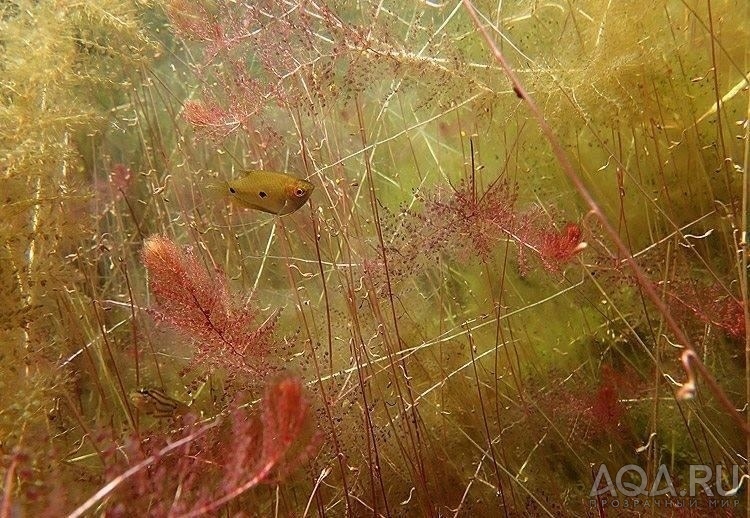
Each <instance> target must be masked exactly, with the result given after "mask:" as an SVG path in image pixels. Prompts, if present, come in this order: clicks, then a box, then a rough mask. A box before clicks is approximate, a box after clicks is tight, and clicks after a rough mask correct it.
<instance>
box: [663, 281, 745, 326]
mask: <svg viewBox="0 0 750 518" xmlns="http://www.w3.org/2000/svg"><path fill="white" fill-rule="evenodd" d="M667 294H668V296H669V297H670V298H671V299H672V300H673V301H675V302H677V303H678V304H679V306H680V307H682V308H683V309H684V310H687V311H688V312H689V313H691V314H692V315H693V317H695V318H697V319H698V320H700V321H701V322H703V323H704V324H711V325H714V326H716V327H719V328H720V329H722V330H723V331H724V332H725V333H726V334H727V335H728V336H729V337H730V338H733V339H735V340H739V341H744V340H745V334H746V332H747V330H746V328H745V306H744V304H743V302H742V301H741V300H738V299H736V298H734V297H732V296H731V295H730V294H728V293H727V292H726V290H725V289H724V288H722V287H721V286H720V285H718V284H712V285H710V286H705V287H702V286H699V285H696V283H694V282H689V281H672V282H670V284H669V289H668V290H667Z"/></svg>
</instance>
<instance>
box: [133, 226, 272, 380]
mask: <svg viewBox="0 0 750 518" xmlns="http://www.w3.org/2000/svg"><path fill="white" fill-rule="evenodd" d="M142 258H143V263H144V265H145V266H146V269H147V270H148V273H149V289H150V290H151V293H153V294H154V297H155V298H156V301H157V303H158V306H157V307H156V308H154V309H153V314H154V315H155V317H156V318H157V319H158V320H159V321H161V322H164V323H166V324H168V325H169V326H171V327H173V328H174V329H175V330H177V331H178V332H180V333H182V334H183V335H185V336H187V337H189V338H190V339H191V340H192V341H193V342H194V344H195V345H196V347H197V348H198V353H199V354H198V355H197V357H196V358H195V359H194V361H200V360H202V359H208V360H210V361H213V362H214V363H216V364H217V365H223V366H225V367H234V368H240V369H241V370H250V371H255V370H256V369H252V368H250V367H249V365H248V364H247V361H246V360H248V359H249V358H245V356H244V355H245V353H246V352H247V353H251V354H252V355H253V357H254V360H255V361H256V362H260V361H262V359H263V356H264V355H265V352H266V351H267V350H268V346H269V342H270V335H271V333H272V331H273V327H274V325H275V320H274V319H271V320H269V321H267V322H266V323H265V324H263V325H262V326H261V327H260V328H258V329H255V330H250V329H251V324H252V323H253V321H254V320H255V316H256V313H257V311H256V310H255V308H252V307H250V306H248V305H246V304H242V303H240V302H239V301H238V299H236V298H233V297H232V296H231V294H230V292H229V288H228V286H227V281H226V277H225V276H224V274H223V273H222V272H221V271H215V272H211V273H209V272H208V271H207V270H206V268H205V267H204V266H203V265H202V264H201V263H200V262H199V261H198V259H197V258H196V257H195V255H194V254H193V253H192V252H191V251H183V250H181V249H180V248H179V247H178V246H177V245H176V244H175V243H174V242H172V241H171V240H169V239H168V238H166V237H164V236H152V237H150V238H148V239H147V240H146V242H145V244H144V246H143V251H142Z"/></svg>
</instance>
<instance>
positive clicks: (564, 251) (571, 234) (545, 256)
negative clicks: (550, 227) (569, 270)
mask: <svg viewBox="0 0 750 518" xmlns="http://www.w3.org/2000/svg"><path fill="white" fill-rule="evenodd" d="M586 246H587V245H586V242H585V241H583V230H582V229H581V227H580V225H578V224H576V223H568V224H567V225H565V228H563V229H562V231H561V232H554V231H553V232H547V233H545V234H544V235H543V236H542V240H541V244H540V247H539V255H540V256H541V257H542V261H543V263H544V266H545V268H547V269H548V270H556V269H557V268H558V267H559V266H560V265H562V264H564V263H566V262H568V261H570V260H572V259H573V257H574V256H575V255H576V254H578V253H579V252H581V251H582V250H583V249H584V248H586Z"/></svg>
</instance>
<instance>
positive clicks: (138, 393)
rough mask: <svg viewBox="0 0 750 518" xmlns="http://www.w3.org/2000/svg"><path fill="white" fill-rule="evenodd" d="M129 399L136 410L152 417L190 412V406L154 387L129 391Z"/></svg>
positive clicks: (174, 415) (176, 415) (175, 415)
mask: <svg viewBox="0 0 750 518" xmlns="http://www.w3.org/2000/svg"><path fill="white" fill-rule="evenodd" d="M130 401H131V402H132V403H133V405H135V407H136V408H137V409H138V410H140V411H141V412H143V413H145V414H148V415H150V416H153V417H180V416H183V415H185V414H187V413H188V412H190V407H189V406H187V405H186V404H185V403H183V402H182V401H179V400H177V399H175V398H172V397H169V396H168V395H166V394H165V393H164V392H162V391H161V390H159V389H155V388H141V389H138V390H135V391H133V392H131V393H130Z"/></svg>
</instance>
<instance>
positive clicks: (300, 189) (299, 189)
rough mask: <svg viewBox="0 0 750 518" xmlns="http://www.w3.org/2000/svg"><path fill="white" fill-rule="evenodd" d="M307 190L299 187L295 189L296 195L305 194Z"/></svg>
mask: <svg viewBox="0 0 750 518" xmlns="http://www.w3.org/2000/svg"><path fill="white" fill-rule="evenodd" d="M305 193H306V191H305V190H304V189H303V188H302V187H297V190H296V191H294V194H295V196H299V197H300V198H301V197H302V196H304V195H305Z"/></svg>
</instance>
